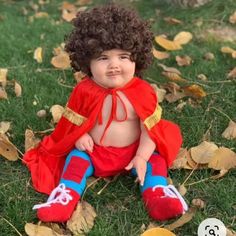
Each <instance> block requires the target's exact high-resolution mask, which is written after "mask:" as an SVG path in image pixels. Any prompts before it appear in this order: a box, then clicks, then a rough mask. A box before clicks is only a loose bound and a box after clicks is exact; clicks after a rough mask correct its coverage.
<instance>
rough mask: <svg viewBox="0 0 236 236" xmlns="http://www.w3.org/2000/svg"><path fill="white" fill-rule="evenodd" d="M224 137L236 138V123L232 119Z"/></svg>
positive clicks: (223, 134)
mask: <svg viewBox="0 0 236 236" xmlns="http://www.w3.org/2000/svg"><path fill="white" fill-rule="evenodd" d="M222 137H224V138H226V139H235V138H236V123H235V122H233V121H232V120H231V121H230V122H229V124H228V127H227V128H226V129H225V131H224V132H223V133H222Z"/></svg>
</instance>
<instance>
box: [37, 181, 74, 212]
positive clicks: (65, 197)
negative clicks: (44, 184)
mask: <svg viewBox="0 0 236 236" xmlns="http://www.w3.org/2000/svg"><path fill="white" fill-rule="evenodd" d="M69 193H70V190H67V189H66V186H65V184H59V185H58V186H57V187H56V188H55V189H53V191H52V192H51V194H50V196H49V198H48V200H47V202H46V203H42V204H37V205H34V206H33V210H36V209H39V208H42V207H50V206H51V204H53V203H61V204H62V205H67V204H68V203H69V201H70V200H72V199H73V198H72V196H71V195H70V194H69ZM57 194H58V195H57ZM56 195H57V196H56Z"/></svg>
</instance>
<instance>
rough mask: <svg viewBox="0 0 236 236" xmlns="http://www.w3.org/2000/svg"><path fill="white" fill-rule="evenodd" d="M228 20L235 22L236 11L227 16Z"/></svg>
mask: <svg viewBox="0 0 236 236" xmlns="http://www.w3.org/2000/svg"><path fill="white" fill-rule="evenodd" d="M229 22H230V23H232V24H236V11H235V12H234V13H233V14H232V15H231V16H230V17H229Z"/></svg>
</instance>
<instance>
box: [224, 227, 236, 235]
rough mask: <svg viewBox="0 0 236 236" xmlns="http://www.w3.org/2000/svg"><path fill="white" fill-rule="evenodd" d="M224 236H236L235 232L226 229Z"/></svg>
mask: <svg viewBox="0 0 236 236" xmlns="http://www.w3.org/2000/svg"><path fill="white" fill-rule="evenodd" d="M226 236H236V232H235V231H233V230H230V229H227V228H226Z"/></svg>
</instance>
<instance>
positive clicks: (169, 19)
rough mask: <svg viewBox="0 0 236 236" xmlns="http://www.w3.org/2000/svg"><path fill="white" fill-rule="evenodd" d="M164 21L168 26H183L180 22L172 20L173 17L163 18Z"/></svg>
mask: <svg viewBox="0 0 236 236" xmlns="http://www.w3.org/2000/svg"><path fill="white" fill-rule="evenodd" d="M164 21H165V22H167V23H169V24H172V25H178V24H183V22H182V21H181V20H178V19H176V18H173V17H165V18H164Z"/></svg>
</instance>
